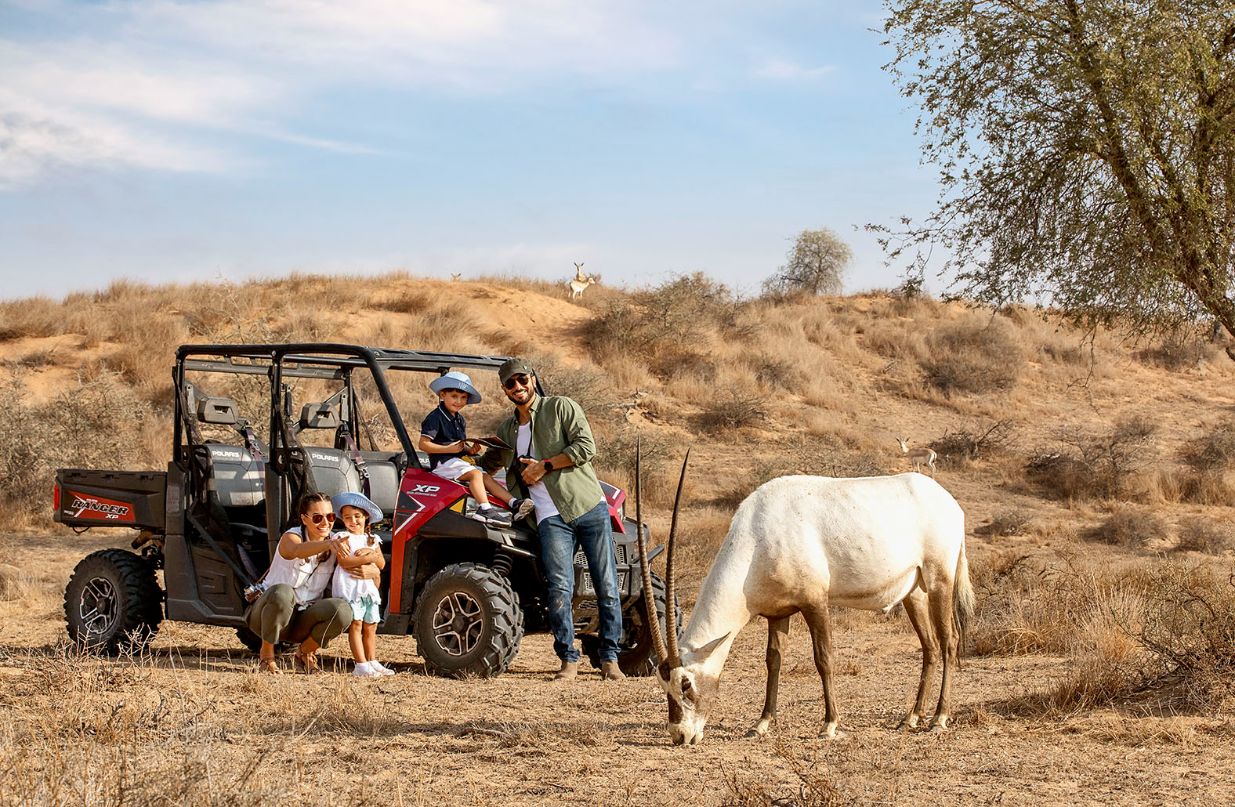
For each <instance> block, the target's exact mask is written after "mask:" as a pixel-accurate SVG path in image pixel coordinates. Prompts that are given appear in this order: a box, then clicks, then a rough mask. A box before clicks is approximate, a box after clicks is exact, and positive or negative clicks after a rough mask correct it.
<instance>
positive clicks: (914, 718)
mask: <svg viewBox="0 0 1235 807" xmlns="http://www.w3.org/2000/svg"><path fill="white" fill-rule="evenodd" d="M921 719H922V718H921V717H919V716H918V715H909V717H906V718H905V719H904V720H902V721H901V722H900V723H898V724H897V725H896V730H897V731H913V730H914V729H916V728H917V727H918V721H920V720H921Z"/></svg>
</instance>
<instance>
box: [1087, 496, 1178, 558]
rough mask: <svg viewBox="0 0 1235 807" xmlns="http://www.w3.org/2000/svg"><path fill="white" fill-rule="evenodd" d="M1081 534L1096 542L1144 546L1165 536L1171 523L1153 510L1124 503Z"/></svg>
mask: <svg viewBox="0 0 1235 807" xmlns="http://www.w3.org/2000/svg"><path fill="white" fill-rule="evenodd" d="M1083 537H1084V538H1085V539H1086V540H1088V541H1095V542H1097V543H1103V544H1113V545H1116V546H1122V547H1127V548H1129V549H1144V548H1145V547H1146V546H1148V545H1150V544H1154V543H1162V542H1164V541H1167V540H1169V539H1170V537H1171V527H1170V525H1169V524H1168V523H1167V522H1166V519H1164V518H1163V517H1162V516H1160V515H1158V514H1157V513H1156V512H1154V511H1153V510H1149V509H1144V508H1139V507H1131V506H1124V507H1120V508H1118V509H1117V510H1115V511H1114V512H1112V513H1111V514H1110V515H1109V516H1107V518H1106V520H1105V521H1103V522H1102V523H1101V524H1099V525H1098V526H1096V527H1094V528H1092V529H1090V530H1088V531H1086V532H1085V533H1084V535H1083Z"/></svg>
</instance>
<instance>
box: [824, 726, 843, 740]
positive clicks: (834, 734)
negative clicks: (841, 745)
mask: <svg viewBox="0 0 1235 807" xmlns="http://www.w3.org/2000/svg"><path fill="white" fill-rule="evenodd" d="M846 736H847V735H846V734H845V732H843V731H839V730H838V729H837V728H836V723H824V724H823V728H821V729H820V730H819V739H821V740H843V739H845V737H846Z"/></svg>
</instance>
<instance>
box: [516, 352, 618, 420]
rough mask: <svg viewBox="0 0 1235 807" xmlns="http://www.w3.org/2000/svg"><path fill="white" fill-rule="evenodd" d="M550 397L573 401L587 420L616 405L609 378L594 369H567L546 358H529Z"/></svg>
mask: <svg viewBox="0 0 1235 807" xmlns="http://www.w3.org/2000/svg"><path fill="white" fill-rule="evenodd" d="M528 360H529V361H530V362H531V364H532V366H533V367H535V368H536V376H537V377H538V378H539V379H540V382H541V384H542V385H543V386H544V388H545V392H546V393H547V394H549V395H564V396H566V397H567V398H572V399H574V400H575V401H576V402H577V403H578V404H579V405H580V406H582V407H583V409H584V411H586V412H587V413H588V415H589V417H590V416H592V415H593V414H596V415H602V416H603V415H607V414H608V413H609V412H610V411H611V410H613V408H614V407H616V406H617V405H618V396H617V391H616V390H614V389H613V385H612V384H610V383H609V377H608V376H606V375H605V374H604V373H603V372H601V371H600V370H598V369H596V368H595V367H586V366H585V367H567V366H565V365H563V364H561V363H559V362H558V361H557V360H555V359H554V358H553V357H552V356H549V355H547V354H534V355H532V356H530V357H528Z"/></svg>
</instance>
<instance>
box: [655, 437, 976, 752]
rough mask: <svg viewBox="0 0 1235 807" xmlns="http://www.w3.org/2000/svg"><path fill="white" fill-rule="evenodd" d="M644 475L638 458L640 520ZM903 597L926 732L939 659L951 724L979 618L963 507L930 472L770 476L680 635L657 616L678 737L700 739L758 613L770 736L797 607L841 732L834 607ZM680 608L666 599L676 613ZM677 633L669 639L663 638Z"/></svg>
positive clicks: (761, 725) (941, 710) (918, 715)
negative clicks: (960, 668)
mask: <svg viewBox="0 0 1235 807" xmlns="http://www.w3.org/2000/svg"><path fill="white" fill-rule="evenodd" d="M689 459H690V453H689V452H687V457H686V460H684V461H683V463H682V476H681V478H680V479H679V481H678V492H677V499H676V500H675V501H674V505H673V520H672V522H671V524H670V527H669V547H668V551H667V553H666V554H667V558H666V568H665V577H666V592H665V594H666V602H668V603H672V602H674V601H675V600H674V573H673V556H674V544H675V536H676V532H677V517H678V509H679V505H680V502H681V496H682V482H683V481H684V480H685V478H686V462H687V461H689ZM639 494H640V473H639V459H638V456H637V455H636V462H635V497H636V498H635V518H636V523H641V522H640V521H639ZM639 551H640V562H641V563H642V564H643V575H644V578H645V579H644V590H645V591H650V590H651V585H652V583H651V580H650V577H651V571H650V570H649V568H648V565H647V561H646V555H647V550H646V547H645V546H644V545H643V541H640V547H639ZM897 603H903V604H904V606H905V612H906V613H907V614H908V615H909V621H910V622H911V623H912V624H913V629H914V631H915V632H916V633H917V635H918V640H919V641H920V642H921V643H922V675H921V678H920V679H919V681H918V690H917V698H916V699H915V701H914V704H913V708H912V709H911V711H910V712H909V714H908V715H907V716H906V717H905V719H904V720H902V721H901V727H902V728H905V729H910V728H916V727H917V726H918V724H919V722H920V721H921V720H922V718H923V716H924V713H925V711H926V699H927V692H928V689H929V687H930V683H931V681H932V680H933V679H934V675H935V671H936V669H937V668H938V667H939V666H940V661H941V660H942V667H943V671H942V676H941V683H940V689H939V702H938V704H937V706H936V708H935V715H934V717H933V718H932V719H931V721H930V727H931V729H933V730H935V731H942V730H943V729H945V728H946V727H947V725H948V720H949V718H950V712H949V708H950V707H949V701H950V696H951V690H952V671H953V668H954V667H955V666H956V665H957V652H958V648H959V645H960V640H961V637H962V633H963V631H964V629H965V625H966V623H967V622H968V620H969V619H970V617H971V616H972V614H973V608H974V596H973V588H972V587H971V586H970V583H969V564H968V561H967V559H966V556H965V515H964V513H963V512H962V511H961V508H960V505H958V504H957V503H956V500H955V499H953V498H952V496H951V495H950V494H949V493H948V492H947V491H946V490H944V489H943V488H942V487H941V486H940V485H939V484H938V483H937V482H935V480H933V479H930V478H928V477H925V476H922V475H921V474H914V473H909V474H900V475H898V476H880V477H864V478H855V479H831V478H827V477H813V476H786V477H781V478H780V479H774V480H772V481H771V482H768V483H766V484H764V485H761V486H760V487H759V488H757V489H756V490H755V491H754V492H753V493H751V494H750V495H749V496H747V497H746V500H745V501H743V502H742V504H741V506H740V507H738V510H737V513H736V514H734V517H733V522H732V524H731V525H730V527H729V534H728V535H726V536H725V540H724V543H723V544H722V545H721V548H720V550H719V551H718V552H717V554H716V560H715V561H714V562H713V563H712V568H711V570H710V571H709V572H708V575H707V578H706V579H705V580H704V581H703V586H702V587H701V588H700V590H699V599H698V601H697V602H696V604H695V610H694V612H693V613H692V614H691V618H690V624H689V625H687V627H686V630H685V631H684V632H683V633H682V637H681V640H680V641H679V640H678V637H677V636H675V635H674V631H668V635H667V636H666V637H662V633H661V630H660V623H659V622H658V621H657V619H656V615H655V614H654V613H649V616H648V623H649V624H650V625H651V626H652V639H653V641H654V643H655V645H656V650H657V652H658V654H659V655H660V658H661V659H662V661H661V664H660V667H659V668H658V670H657V680H659V682H660V685H661V687H662V688H663V689H664V690H665V693H666V695H667V696H668V700H669V736H670V737H671V738H672V740H673V742H674V744H676V745H681V744H683V743H685V744H689V745H693V744H695V743H698V742H699V741H700V740H702V739H703V730H704V726H705V724H706V723H707V719H708V714H709V712H710V710H711V708H712V704H713V703H714V702H715V699H716V694H717V692H718V691H719V687H720V676H721V672H722V671H723V670H724V667H725V660H726V659H727V658H728V656H729V650H730V648H731V647H732V645H733V640H734V639H735V638H736V636H737V633H738V631H739V630H741V629H742V626H744V625H745V624H746V623H747V622H748V621H749V620H750V618H751V617H752V616H762V617H764V618H765V619H767V621H768V649H767V671H768V680H767V690H766V694H765V696H764V702H763V713H762V714H761V715H760V717H759V722H758V723H757V724H756V725H755V727H754V732H755V733H756V734H759V735H763V734H766V733H767V732H768V730H769V729H770V728H771V726H772V722H773V721H774V720H775V718H776V696H777V688H778V686H779V679H780V666H781V654H782V652H783V648H784V646H785V644H786V640H787V639H788V636H789V618H790V617H791V616H792V615H793V614H796V613H801V614H802V616H803V617H805V619H806V624H807V626H808V627H809V629H810V635H811V643H812V645H813V646H814V656H815V667H816V669H817V670H818V671H819V677H820V679H821V680H822V682H823V701H824V715H823V728H822V729H821V730H820V736H822V737H828V738H831V737H834V736H836V728H837V722H838V715H837V710H836V702H835V699H834V698H833V695H832V671H833V662H832V627H831V619H830V616H829V609H830V608H831V607H832V606H833V605H839V606H844V607H847V608H862V609H866V610H871V611H882V612H884V613H887V612H888V611H889V610H891V609H892V607H893V606H895V605H896V604H897ZM671 607H672V606H670V608H671ZM666 639H667V641H666Z"/></svg>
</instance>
